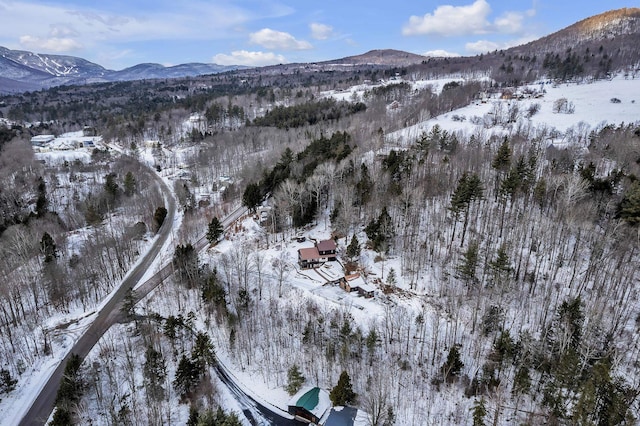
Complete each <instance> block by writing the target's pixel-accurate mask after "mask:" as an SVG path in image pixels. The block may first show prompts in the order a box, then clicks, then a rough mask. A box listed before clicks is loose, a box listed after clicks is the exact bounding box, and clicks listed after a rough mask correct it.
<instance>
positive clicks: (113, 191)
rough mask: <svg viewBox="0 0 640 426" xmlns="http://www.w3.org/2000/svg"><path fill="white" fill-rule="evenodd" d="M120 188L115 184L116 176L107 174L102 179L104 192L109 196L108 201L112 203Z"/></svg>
mask: <svg viewBox="0 0 640 426" xmlns="http://www.w3.org/2000/svg"><path fill="white" fill-rule="evenodd" d="M119 188H120V186H119V185H118V183H117V182H116V174H115V173H109V174H108V175H106V176H105V177H104V191H105V192H106V193H107V195H108V196H109V199H110V200H111V201H112V202H113V201H115V199H116V197H117V195H118V189H119Z"/></svg>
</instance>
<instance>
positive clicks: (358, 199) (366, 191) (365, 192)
mask: <svg viewBox="0 0 640 426" xmlns="http://www.w3.org/2000/svg"><path fill="white" fill-rule="evenodd" d="M372 192H373V181H372V180H371V176H369V168H368V167H367V165H366V164H364V163H362V164H361V165H360V180H359V181H358V183H356V193H355V202H354V204H355V205H356V206H359V207H362V206H364V205H366V204H367V203H368V202H369V201H370V200H371V193H372Z"/></svg>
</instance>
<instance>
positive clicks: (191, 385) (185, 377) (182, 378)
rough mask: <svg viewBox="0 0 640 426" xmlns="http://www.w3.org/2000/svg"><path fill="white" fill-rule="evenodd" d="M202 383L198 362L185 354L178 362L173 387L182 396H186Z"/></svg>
mask: <svg viewBox="0 0 640 426" xmlns="http://www.w3.org/2000/svg"><path fill="white" fill-rule="evenodd" d="M199 383H200V371H199V368H198V364H197V363H196V362H194V361H192V360H190V359H189V358H187V357H186V356H185V355H182V358H180V361H179V362H178V368H177V369H176V374H175V377H174V379H173V387H174V389H175V390H176V393H177V394H178V395H180V397H181V398H186V397H188V396H189V394H190V393H191V392H192V391H193V390H194V389H195V387H196V386H197V385H198V384H199Z"/></svg>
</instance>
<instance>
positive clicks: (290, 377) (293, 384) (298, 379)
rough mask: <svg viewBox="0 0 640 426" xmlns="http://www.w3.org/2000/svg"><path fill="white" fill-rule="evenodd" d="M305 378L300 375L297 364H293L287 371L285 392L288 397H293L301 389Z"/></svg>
mask: <svg viewBox="0 0 640 426" xmlns="http://www.w3.org/2000/svg"><path fill="white" fill-rule="evenodd" d="M305 380H306V379H305V377H304V376H303V375H302V372H301V371H300V368H299V367H298V365H297V364H293V365H292V366H291V368H289V370H288V371H287V387H286V390H287V392H288V393H289V395H294V394H295V393H296V392H298V391H299V390H300V388H302V385H303V384H304V381H305Z"/></svg>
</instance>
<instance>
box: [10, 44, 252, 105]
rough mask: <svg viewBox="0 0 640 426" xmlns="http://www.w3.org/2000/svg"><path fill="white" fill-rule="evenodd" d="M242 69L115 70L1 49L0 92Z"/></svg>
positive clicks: (207, 66)
mask: <svg viewBox="0 0 640 426" xmlns="http://www.w3.org/2000/svg"><path fill="white" fill-rule="evenodd" d="M241 68H245V67H243V66H240V65H231V66H225V65H217V64H204V63H188V64H180V65H175V66H171V67H165V66H164V65H161V64H153V63H145V64H138V65H134V66H132V67H129V68H125V69H123V70H119V71H114V70H109V69H106V68H104V67H102V66H100V65H98V64H95V63H93V62H89V61H87V60H86V59H82V58H78V57H75V56H66V55H50V54H42V53H33V52H28V51H23V50H11V49H7V48H6V47H2V46H0V93H3V92H4V93H11V92H23V91H26V90H38V89H42V88H46V87H52V86H59V85H63V84H86V83H97V82H108V81H127V80H144V79H154V78H178V77H193V76H197V75H204V74H215V73H220V72H225V71H231V70H237V69H241Z"/></svg>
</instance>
